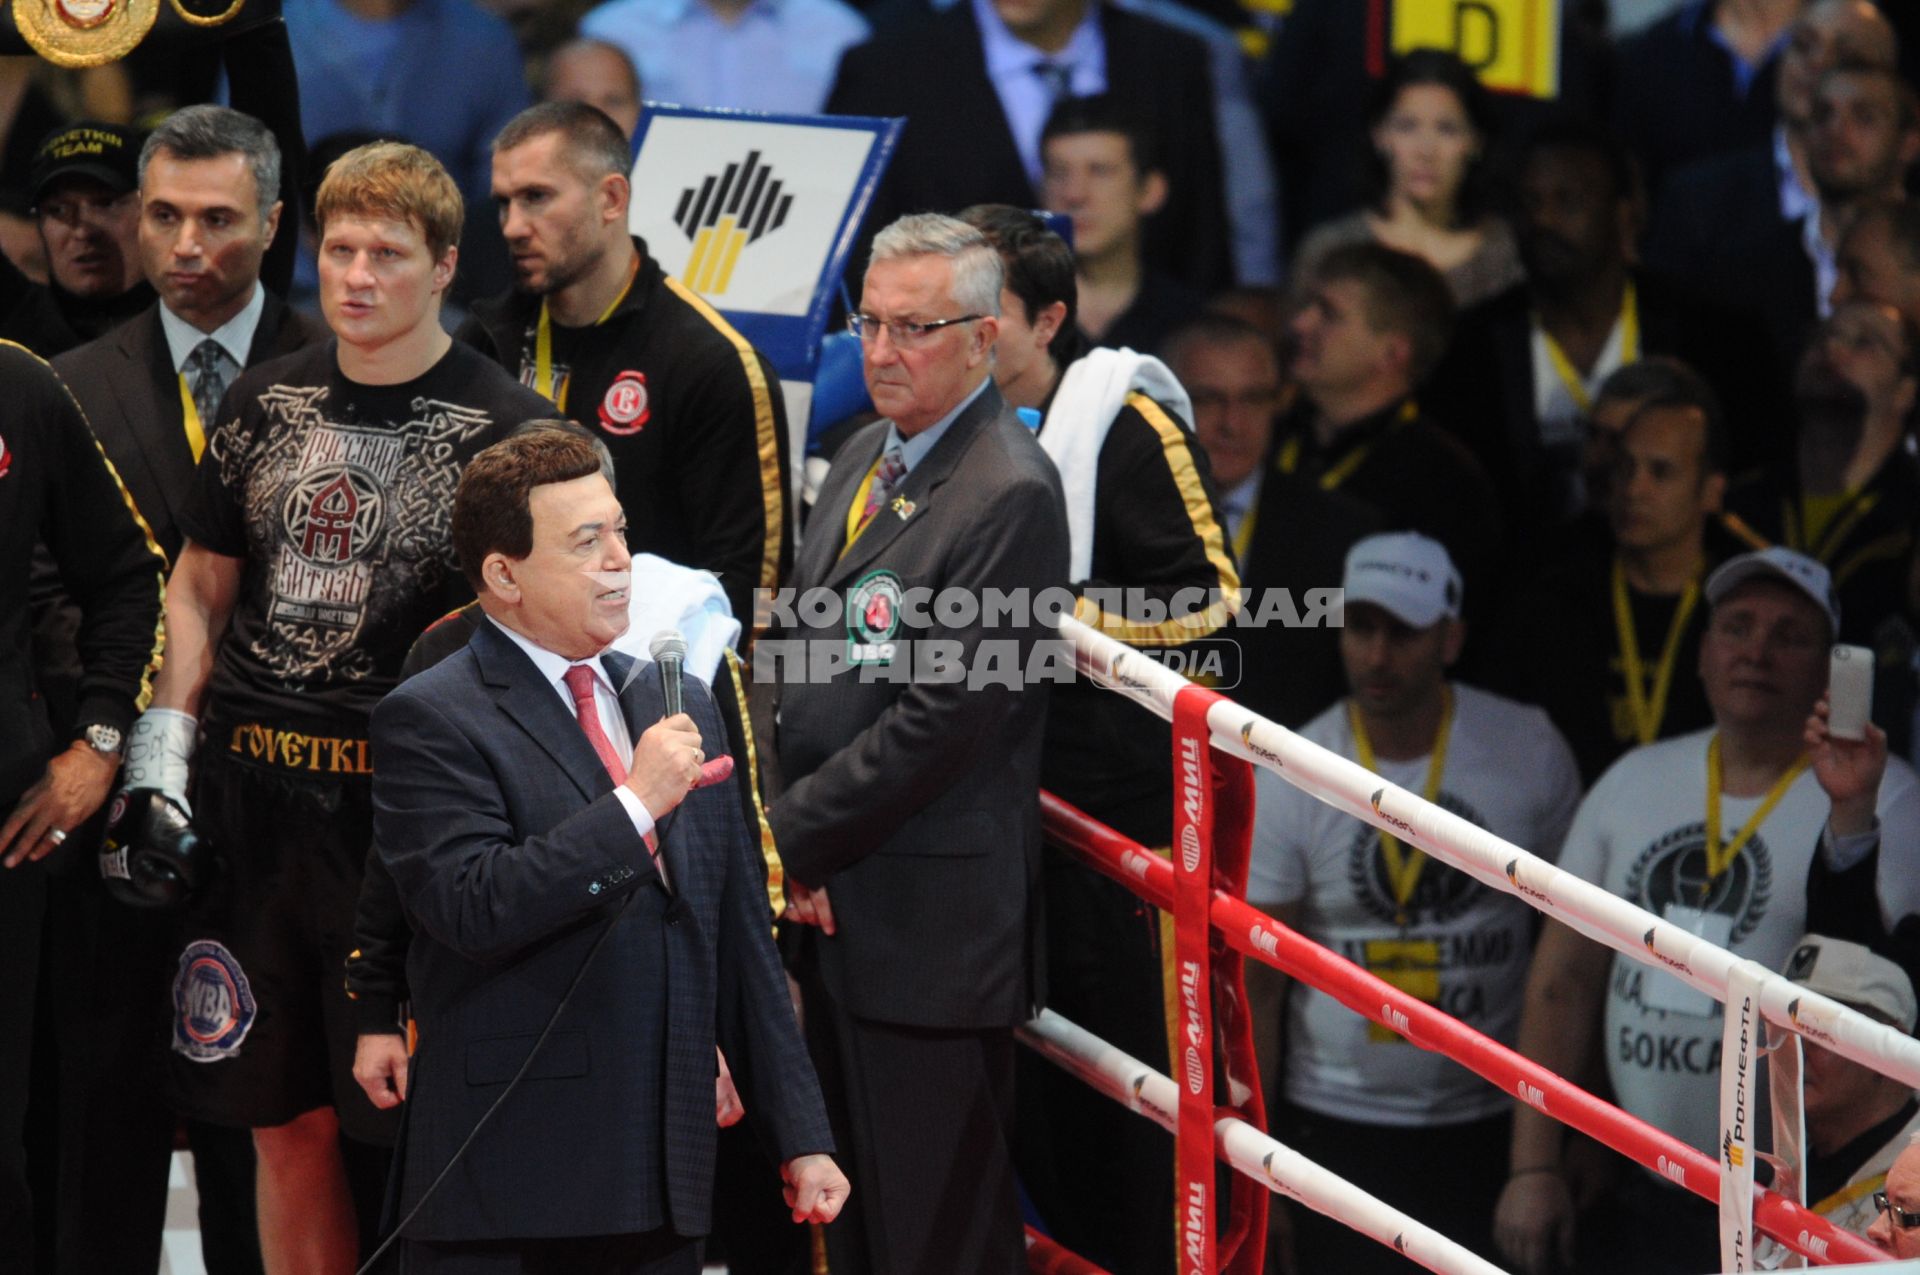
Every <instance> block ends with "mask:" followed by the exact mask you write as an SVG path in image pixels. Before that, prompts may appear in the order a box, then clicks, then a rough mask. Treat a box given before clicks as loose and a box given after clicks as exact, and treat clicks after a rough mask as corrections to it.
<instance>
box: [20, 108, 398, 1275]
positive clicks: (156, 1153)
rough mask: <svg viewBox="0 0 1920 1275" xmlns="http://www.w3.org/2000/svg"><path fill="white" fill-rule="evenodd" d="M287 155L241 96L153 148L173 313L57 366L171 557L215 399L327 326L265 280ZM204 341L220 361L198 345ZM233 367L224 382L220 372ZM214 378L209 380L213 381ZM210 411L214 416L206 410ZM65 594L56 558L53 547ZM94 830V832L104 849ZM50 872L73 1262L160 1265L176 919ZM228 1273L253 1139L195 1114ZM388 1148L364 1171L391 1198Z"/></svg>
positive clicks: (158, 278)
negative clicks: (167, 1014)
mask: <svg viewBox="0 0 1920 1275" xmlns="http://www.w3.org/2000/svg"><path fill="white" fill-rule="evenodd" d="M279 174H280V149H279V147H278V145H277V144H276V143H275V141H274V138H273V134H272V132H271V131H269V130H268V128H267V127H266V125H264V124H262V123H260V122H259V121H258V120H256V119H254V118H253V117H252V116H249V115H244V114H242V113H240V112H239V111H233V110H228V109H227V108H226V107H221V106H194V107H189V108H187V109H185V110H182V111H179V112H176V113H175V114H174V115H172V116H171V117H169V118H168V119H167V121H166V122H165V123H163V124H162V125H161V126H160V127H159V128H158V129H157V130H156V131H155V132H154V133H152V134H151V135H150V136H149V137H148V139H147V141H146V145H145V146H144V148H143V149H142V150H141V153H140V161H139V180H140V194H141V199H142V207H141V216H140V229H139V244H140V261H141V268H142V270H143V271H144V272H145V275H146V278H147V282H148V283H150V284H152V285H153V287H154V289H155V290H156V291H157V292H158V293H159V295H160V299H159V301H158V302H156V303H155V304H154V305H152V306H149V307H148V308H147V309H146V310H144V311H142V312H141V313H139V314H137V315H135V316H134V317H133V318H131V319H129V320H127V321H126V322H125V323H123V324H121V325H119V326H118V327H116V328H114V329H113V330H112V331H110V332H108V333H107V334H106V335H104V336H102V337H99V338H98V339H96V340H93V341H90V342H88V343H87V344H85V345H82V346H80V347H79V348H77V349H73V350H69V351H67V352H66V353H65V354H62V355H60V356H59V357H58V358H56V359H55V360H54V361H53V367H54V370H55V371H57V372H58V373H59V374H60V376H61V379H63V380H65V381H66V383H67V384H68V386H69V387H71V389H72V390H73V394H74V397H75V398H76V399H77V400H78V401H79V403H80V406H81V408H82V410H84V411H85V413H86V416H87V421H88V423H89V424H91V425H92V426H93V431H94V434H95V436H96V437H97V438H98V439H99V442H100V446H101V447H102V449H104V450H105V452H106V454H107V457H108V459H109V460H111V461H112V462H113V466H114V468H115V469H116V470H118V471H119V474H120V478H121V481H122V482H123V483H125V485H126V488H127V491H128V493H129V494H130V495H132V497H133V503H134V506H135V508H137V509H138V510H139V511H140V516H141V517H142V518H144V519H145V520H146V523H147V526H148V527H149V528H150V529H151V530H152V532H153V538H154V540H155V541H156V542H157V543H158V544H159V546H160V548H161V550H162V552H164V553H165V554H166V555H167V560H168V562H169V563H171V562H172V561H173V560H174V559H175V558H177V557H178V556H179V553H180V544H181V539H182V533H181V531H180V527H179V524H178V522H177V521H176V515H177V513H178V511H179V510H180V509H181V507H182V506H184V505H185V504H186V503H187V502H188V500H189V498H190V493H191V492H192V490H193V474H194V465H195V463H196V462H197V461H198V459H199V449H200V447H201V446H202V445H203V444H204V441H205V439H206V438H207V437H208V436H209V435H211V434H212V433H213V430H214V426H215V421H214V420H212V419H211V418H212V416H213V412H214V409H215V407H216V406H217V404H218V403H219V401H220V397H221V394H222V393H223V392H224V390H225V388H226V386H227V384H228V383H229V382H231V381H232V379H233V378H234V377H236V376H238V375H239V373H240V371H241V370H242V369H243V368H246V367H252V366H253V365H255V364H257V363H264V362H266V361H268V360H270V359H274V358H277V357H279V356H280V355H282V354H290V353H292V352H294V351H295V350H301V349H305V348H306V347H307V346H309V345H312V344H313V343H314V342H315V341H318V340H320V339H321V338H322V337H323V336H324V335H325V332H324V331H323V330H322V329H320V328H319V327H318V326H317V325H315V324H313V323H312V322H310V321H309V320H307V319H305V318H303V317H302V316H300V315H299V314H296V313H295V312H294V311H293V310H291V309H289V308H288V307H287V305H286V304H285V303H284V302H282V301H281V300H280V299H279V298H278V297H275V296H272V295H271V294H269V293H268V292H267V290H266V287H265V286H264V285H263V284H262V283H261V282H260V267H261V260H262V258H263V256H264V255H265V253H266V250H267V245H268V244H269V243H270V242H272V240H273V236H274V230H275V228H276V227H277V226H278V224H279V218H280V211H281V207H280V203H279V201H278V198H277V194H278V191H279V188H280V175H279ZM203 345H211V346H212V347H214V351H217V353H215V352H211V351H210V352H208V353H205V354H200V353H197V352H198V351H199V350H200V349H201V347H202V346H203ZM208 362H211V363H212V364H213V367H212V371H211V373H210V374H209V373H206V372H203V371H202V364H205V363H208ZM209 375H210V377H211V379H203V378H205V377H207V376H209ZM190 406H191V411H192V416H193V418H194V419H192V420H191V421H190V420H189V407H190ZM41 564H45V568H46V573H47V574H46V575H45V576H43V579H44V580H45V582H46V583H47V584H48V585H49V587H50V588H51V587H52V586H53V581H52V579H51V560H50V559H48V558H47V557H46V555H45V554H44V553H43V554H41V555H40V558H39V562H37V563H36V569H37V573H38V569H39V568H40V567H41ZM60 594H61V595H60V596H59V597H58V598H57V600H55V601H53V602H51V603H50V604H49V605H48V606H47V607H46V608H45V609H43V610H41V611H40V612H39V614H38V615H37V617H36V619H37V621H38V622H37V624H36V635H37V637H38V639H39V643H38V649H37V651H36V655H37V657H38V660H39V663H40V666H41V667H40V672H41V676H42V685H43V687H44V688H45V690H46V693H47V698H48V704H49V708H50V709H51V711H52V712H53V713H54V714H55V715H56V717H58V716H61V715H64V714H65V713H66V712H68V711H69V706H70V705H71V703H72V700H73V688H74V687H76V686H77V684H78V679H79V663H78V656H77V653H76V652H75V650H74V647H73V643H72V641H71V635H72V633H73V629H74V626H75V625H76V624H77V622H78V618H79V611H78V608H77V607H76V606H74V605H73V604H72V603H71V601H70V599H68V598H66V597H65V596H64V590H61V591H60ZM96 833H97V830H96V829H94V828H89V829H88V830H87V831H86V833H85V834H82V839H83V840H87V841H90V840H91V839H92V837H93V836H94V835H96ZM76 848H78V849H81V850H82V851H84V853H80V854H72V855H70V856H69V859H68V866H67V868H66V869H65V870H63V871H56V873H55V874H54V876H53V878H52V880H51V881H50V883H49V890H48V903H47V906H48V913H49V924H48V927H47V934H48V946H47V964H48V971H49V974H48V977H49V979H50V980H51V981H52V982H53V984H54V985H55V986H59V987H61V988H63V989H64V995H62V996H61V997H59V998H56V999H55V1000H53V1002H52V1005H51V1008H50V1009H49V1010H48V1011H47V1013H48V1014H49V1015H50V1017H51V1019H52V1022H51V1035H52V1038H53V1042H54V1044H53V1048H54V1050H55V1054H56V1057H57V1058H58V1060H59V1065H58V1068H57V1071H58V1073H59V1075H60V1078H61V1081H60V1084H59V1086H58V1087H57V1088H58V1093H57V1096H56V1097H55V1098H54V1101H56V1102H57V1103H58V1105H59V1110H60V1120H59V1125H60V1127H61V1128H62V1129H63V1130H64V1131H66V1132H65V1133H64V1134H63V1145H62V1147H61V1151H60V1163H61V1170H60V1178H59V1181H58V1183H57V1189H56V1191H55V1192H54V1198H53V1201H52V1208H53V1209H54V1210H55V1212H56V1215H57V1218H58V1220H57V1222H56V1227H57V1239H56V1252H57V1255H58V1257H59V1264H60V1266H61V1267H63V1268H67V1267H71V1268H72V1269H74V1270H142V1269H145V1268H147V1267H151V1266H154V1265H156V1264H157V1263H158V1262H159V1260H160V1232H161V1229H162V1226H163V1224H164V1221H165V1214H166V1201H167V1166H168V1163H169V1159H170V1157H171V1155H172V1153H173V1133H174V1124H175V1120H174V1115H173V1111H172V1109H171V1108H170V1107H169V1106H168V1105H167V1103H166V1100H165V1099H164V1098H163V1097H162V1096H161V1094H160V1092H159V1088H158V1086H157V1084H155V1083H154V1073H155V1071H156V1067H155V1064H154V1061H153V1060H154V1056H155V1055H156V1053H157V1052H158V1050H159V1049H160V1039H161V1031H160V1029H159V1027H158V1025H157V1018H156V1015H158V1014H160V1013H161V1012H163V1011H164V1007H165V1002H166V979H167V977H168V975H169V974H170V973H171V972H172V968H173V956H174V952H173V942H174V926H175V921H174V919H173V918H171V917H168V916H163V915H160V914H157V913H152V912H142V911H136V910H134V909H131V908H128V907H126V906H125V905H123V904H120V903H116V902H114V901H112V900H111V899H108V898H107V897H106V895H105V893H104V891H103V889H102V887H101V884H100V881H99V875H98V872H97V871H96V869H95V867H94V856H93V854H92V847H91V846H90V845H89V846H80V847H76ZM188 1132H189V1135H190V1137H191V1138H192V1141H193V1150H194V1162H195V1166H196V1171H197V1173H198V1180H199V1188H200V1195H201V1198H202V1200H203V1201H205V1202H207V1204H208V1205H209V1208H208V1210H207V1225H206V1226H205V1227H203V1229H202V1236H201V1244H202V1249H203V1256H204V1258H205V1261H206V1265H207V1268H208V1270H209V1271H210V1272H211V1273H212V1275H249V1273H251V1272H257V1271H259V1270H260V1269H261V1264H260V1255H259V1237H258V1235H257V1234H256V1233H255V1228H254V1198H253V1176H254V1168H253V1164H254V1157H253V1140H252V1136H251V1135H250V1134H248V1133H247V1131H246V1130H244V1129H226V1128H221V1127H219V1126H216V1125H212V1124H208V1123H206V1122H203V1121H198V1120H192V1121H189V1122H188ZM384 1178H385V1165H384V1157H382V1158H381V1159H379V1160H376V1161H375V1162H374V1163H373V1164H372V1165H371V1166H370V1167H368V1168H367V1169H366V1170H365V1171H364V1172H362V1173H358V1174H356V1181H360V1180H363V1179H364V1180H367V1185H366V1186H365V1188H364V1189H365V1190H366V1191H367V1192H368V1193H370V1194H372V1195H373V1196H374V1204H375V1205H376V1206H377V1204H378V1191H379V1186H380V1183H381V1182H382V1181H384Z"/></svg>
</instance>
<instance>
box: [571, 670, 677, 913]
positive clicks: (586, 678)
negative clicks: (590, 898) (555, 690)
mask: <svg viewBox="0 0 1920 1275" xmlns="http://www.w3.org/2000/svg"><path fill="white" fill-rule="evenodd" d="M561 680H562V681H564V682H565V683H566V684H567V690H568V691H570V692H572V694H573V711H574V715H575V716H577V717H578V718H579V719H580V732H581V733H582V734H583V735H585V736H586V737H587V742H588V743H589V744H592V745H593V751H594V752H596V753H598V754H599V755H600V764H601V765H602V766H605V767H606V768H607V774H609V775H611V776H613V782H614V785H615V787H618V786H619V785H621V784H624V783H626V782H627V766H626V764H625V763H624V762H622V761H621V760H620V753H619V751H618V750H617V749H615V748H614V746H613V741H612V740H611V739H608V738H607V732H606V728H605V727H603V726H601V725H600V710H599V708H598V707H597V706H595V704H594V702H593V670H592V669H591V668H589V667H587V666H586V665H585V664H575V665H573V666H572V667H570V668H568V669H567V671H566V675H565V676H564V677H563V678H562V679H561ZM647 850H648V851H649V852H651V853H652V855H653V856H654V859H655V861H656V864H657V861H658V859H659V857H660V841H659V838H657V837H655V836H654V835H653V833H651V832H649V833H648V834H647ZM660 875H661V878H662V879H663V880H664V879H665V877H666V873H665V872H664V871H663V872H662V873H661V874H660Z"/></svg>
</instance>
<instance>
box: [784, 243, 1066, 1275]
mask: <svg viewBox="0 0 1920 1275" xmlns="http://www.w3.org/2000/svg"><path fill="white" fill-rule="evenodd" d="M1000 284H1001V262H1000V255H999V254H998V253H997V252H996V251H995V250H994V249H993V247H992V245H990V244H989V243H988V242H987V240H986V238H985V237H984V236H983V235H982V234H981V233H980V231H978V230H976V229H974V228H973V227H972V226H969V225H967V224H966V223H964V222H961V221H959V220H957V219H955V218H952V217H945V216H938V215H931V214H928V215H916V216H909V217H903V218H901V219H900V220H899V221H897V222H895V223H893V224H892V225H891V226H889V227H887V228H886V229H885V230H884V231H882V232H881V233H880V234H879V236H878V237H876V238H875V240H874V245H873V256H872V261H871V264H870V265H869V267H868V270H867V274H866V282H865V288H864V291H863V293H862V296H861V300H860V307H859V309H858V310H857V311H856V312H855V313H854V315H853V316H852V318H851V322H850V326H851V327H852V329H853V330H854V332H856V333H857V334H858V335H859V337H860V343H861V351H862V365H863V369H864V371H865V374H866V381H867V388H868V390H869V391H870V392H871V394H872V396H873V402H874V406H875V407H876V408H877V409H878V410H879V411H880V412H881V413H882V415H883V416H884V417H885V419H883V420H880V421H876V422H874V423H873V424H872V425H869V426H867V427H866V428H865V429H863V430H862V431H861V432H859V433H858V434H855V435H854V436H853V437H852V438H851V439H850V440H849V441H848V442H847V443H846V444H845V446H843V447H842V448H841V450H840V452H839V455H838V457H837V459H836V462H835V464H834V467H833V470H832V472H831V473H830V474H829V475H828V477H827V480H826V483H825V485H824V486H823V488H822V490H821V493H820V498H819V500H818V502H817V503H816V504H815V506H814V510H813V514H812V517H811V521H810V522H809V524H808V530H807V536H806V540H805V543H804V544H803V545H802V546H801V548H800V552H799V555H798V560H797V563H796V566H795V572H794V583H795V585H797V586H798V588H799V589H800V591H801V595H802V596H803V597H804V596H805V594H806V591H808V590H813V589H819V590H825V591H829V592H830V593H831V594H832V595H834V596H835V597H836V599H837V600H838V602H839V604H840V605H839V606H838V607H836V608H835V609H834V613H833V614H831V615H827V616H822V615H821V614H820V611H819V609H818V608H814V607H809V606H802V607H800V608H799V614H798V616H797V618H796V617H782V618H783V619H784V620H785V621H786V623H785V625H784V627H783V628H782V629H781V630H779V631H777V632H775V633H773V634H770V635H769V638H768V639H767V640H763V642H762V644H761V646H760V648H759V650H758V652H757V659H758V661H759V665H760V666H759V668H758V669H757V670H756V677H757V678H758V679H761V680H768V679H772V678H777V680H778V682H779V685H778V687H777V695H778V708H777V712H776V717H775V721H776V723H777V731H778V753H779V759H780V768H781V772H782V774H783V776H784V778H785V781H786V785H787V786H786V789H785V791H784V792H783V793H781V794H779V795H778V796H776V797H775V798H774V801H773V804H772V808H771V810H770V811H769V817H770V819H771V822H772V826H773V832H774V838H775V842H776V844H777V845H778V846H779V848H780V854H781V857H782V860H783V861H784V863H785V866H786V871H787V889H788V898H789V903H788V907H787V913H786V915H787V917H788V918H789V919H790V920H795V921H798V922H800V923H801V924H803V925H806V926H809V927H812V928H809V929H807V930H805V931H803V932H802V936H801V937H802V943H801V947H800V952H799V955H798V966H799V973H800V977H801V982H802V987H803V990H804V992H805V994H806V998H807V1014H806V1027H807V1035H808V1045H809V1048H810V1049H811V1050H812V1051H813V1055H814V1061H815V1065H816V1067H817V1068H818V1070H819V1073H820V1079H821V1083H822V1087H823V1088H824V1089H825V1091H826V1096H827V1107H828V1113H829V1115H830V1116H831V1117H832V1119H833V1121H834V1124H835V1128H834V1137H835V1141H836V1143H837V1144H838V1145H839V1146H840V1147H841V1148H842V1150H843V1151H850V1152H851V1154H850V1155H848V1156H846V1157H845V1158H844V1159H843V1163H845V1164H846V1167H847V1172H848V1175H849V1177H850V1178H851V1179H852V1180H853V1183H854V1188H853V1193H852V1196H851V1199H850V1202H849V1206H848V1210H847V1213H846V1214H845V1215H843V1216H842V1217H841V1219H840V1220H839V1221H838V1222H837V1223H836V1224H835V1225H834V1226H832V1227H829V1228H828V1231H827V1236H828V1243H829V1252H830V1255H831V1261H832V1266H833V1269H834V1271H835V1272H837V1273H838V1272H855V1273H860V1272H908V1271H968V1272H992V1273H993V1275H1012V1273H1013V1272H1016V1271H1020V1270H1024V1269H1025V1260H1024V1255H1023V1251H1022V1250H1023V1246H1022V1242H1021V1230H1020V1213H1019V1206H1018V1204H1017V1201H1016V1196H1015V1191H1014V1178H1013V1164H1012V1159H1011V1156H1010V1153H1009V1143H1010V1132H1011V1125H1012V1121H1013V1112H1014V1102H1013V1076H1014V1065H1013V1064H1014V1054H1013V1051H1014V1040H1013V1029H1014V1028H1015V1027H1017V1026H1018V1025H1019V1024H1021V1023H1023V1022H1025V1021H1026V1020H1027V1019H1028V1018H1029V1017H1031V1016H1032V1014H1033V1013H1034V1012H1035V1010H1036V1008H1037V1007H1038V1006H1039V1005H1040V1004H1041V1003H1042V997H1043V992H1044V977H1043V974H1042V970H1041V965H1042V962H1041V961H1040V960H1039V953H1040V952H1041V951H1042V950H1043V949H1042V946H1041V939H1042V936H1041V934H1040V932H1039V930H1040V924H1041V910H1040V907H1039V899H1038V898H1037V891H1038V888H1039V880H1040V811H1039V804H1038V792H1039V779H1040V745H1041V737H1042V732H1043V730H1044V727H1045V724H1046V711H1047V692H1048V689H1049V688H1048V687H1047V686H1045V685H1029V684H1027V682H1026V680H1025V679H1024V678H1023V677H1022V670H1023V669H1026V668H1027V667H1028V666H1029V665H1030V664H1031V663H1032V660H1031V657H1032V656H1033V655H1034V647H1035V642H1036V640H1037V638H1038V637H1039V635H1040V632H1041V630H1040V625H1039V623H1038V622H1037V610H1035V611H1029V612H1028V613H1026V614H1021V613H1020V612H1019V610H1018V609H1017V608H1016V610H1015V613H1014V614H1013V615H1012V617H1011V618H1008V617H1007V616H1006V615H1005V613H1004V612H1002V613H998V614H996V613H994V612H993V611H992V610H991V609H988V608H982V607H979V606H966V605H960V604H962V603H964V602H965V601H966V600H969V599H970V600H971V601H972V602H974V603H980V602H984V601H986V600H987V599H989V598H990V597H992V596H994V595H996V594H999V595H1018V594H1020V593H1024V594H1025V595H1026V596H1027V597H1028V598H1029V599H1033V598H1037V597H1038V595H1040V594H1041V593H1042V592H1043V591H1044V590H1047V589H1048V588H1050V587H1052V586H1056V585H1058V586H1064V585H1065V583H1066V580H1067V560H1068V536H1067V515H1066V509H1065V505H1064V503H1063V498H1062V496H1061V491H1060V481H1059V478H1058V477H1057V475H1056V474H1055V472H1054V468H1053V465H1052V463H1051V462H1050V461H1048V460H1047V458H1046V455H1045V453H1043V452H1042V451H1041V450H1040V446H1039V444H1038V443H1037V442H1036V441H1035V440H1034V437H1033V434H1032V432H1031V431H1029V430H1028V429H1027V428H1026V427H1025V426H1024V425H1023V424H1021V422H1020V420H1019V418H1018V417H1017V416H1016V415H1015V414H1014V412H1013V410H1012V409H1011V408H1010V407H1009V406H1008V405H1007V403H1006V400H1005V399H1003V398H1002V397H1001V395H1000V391H999V390H998V389H997V388H996V387H995V385H994V383H993V377H992V370H993V350H994V341H995V339H996V337H997V336H998V335H999V329H1000V320H999V317H998V316H999V311H1000V295H1001V293H1000ZM925 590H931V591H932V593H933V594H934V595H937V596H938V597H939V598H940V599H941V600H942V603H941V605H932V604H931V603H929V604H928V605H917V604H916V597H926V596H927V595H926V594H925V593H923V592H919V591H925ZM949 603H952V604H954V605H949ZM829 657H830V658H829ZM936 658H937V661H938V663H939V664H940V665H941V666H942V667H941V670H940V671H939V672H936V671H935V670H934V669H933V668H931V667H929V666H930V665H931V664H933V663H935V662H936ZM956 1167H958V1169H959V1171H958V1172H956Z"/></svg>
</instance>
